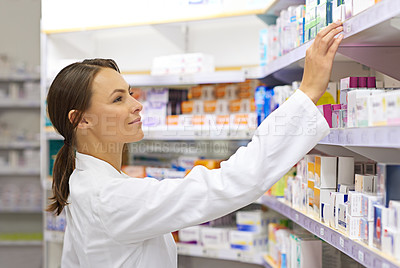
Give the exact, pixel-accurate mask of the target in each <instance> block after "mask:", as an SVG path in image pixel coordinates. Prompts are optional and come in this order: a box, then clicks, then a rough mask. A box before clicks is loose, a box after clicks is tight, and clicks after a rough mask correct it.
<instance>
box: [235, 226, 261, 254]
mask: <svg viewBox="0 0 400 268" xmlns="http://www.w3.org/2000/svg"><path fill="white" fill-rule="evenodd" d="M267 241H268V235H266V234H256V233H252V232H244V231H238V230H231V231H230V232H229V243H230V245H231V248H232V249H240V250H243V251H259V250H263V249H264V250H265V249H266V247H267Z"/></svg>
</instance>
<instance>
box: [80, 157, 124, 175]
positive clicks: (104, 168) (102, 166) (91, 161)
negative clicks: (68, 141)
mask: <svg viewBox="0 0 400 268" xmlns="http://www.w3.org/2000/svg"><path fill="white" fill-rule="evenodd" d="M75 168H76V169H79V170H96V171H97V172H101V173H102V174H103V175H109V176H113V177H125V176H124V174H123V173H120V172H118V170H116V169H115V168H114V167H113V166H112V165H111V164H110V163H108V162H106V161H104V160H101V159H99V158H96V157H94V156H91V155H88V154H82V153H79V152H76V160H75Z"/></svg>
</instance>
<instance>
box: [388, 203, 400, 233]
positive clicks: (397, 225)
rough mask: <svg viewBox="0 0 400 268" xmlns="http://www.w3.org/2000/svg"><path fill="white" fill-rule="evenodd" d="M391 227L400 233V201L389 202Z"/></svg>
mask: <svg viewBox="0 0 400 268" xmlns="http://www.w3.org/2000/svg"><path fill="white" fill-rule="evenodd" d="M389 226H390V227H391V228H394V229H396V230H399V231H400V201H395V200H390V201H389Z"/></svg>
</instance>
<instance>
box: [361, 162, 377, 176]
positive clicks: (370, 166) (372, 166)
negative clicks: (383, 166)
mask: <svg viewBox="0 0 400 268" xmlns="http://www.w3.org/2000/svg"><path fill="white" fill-rule="evenodd" d="M363 174H365V175H375V174H376V163H364V173H363Z"/></svg>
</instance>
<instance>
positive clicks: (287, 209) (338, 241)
mask: <svg viewBox="0 0 400 268" xmlns="http://www.w3.org/2000/svg"><path fill="white" fill-rule="evenodd" d="M263 204H264V205H266V206H268V207H270V208H272V209H273V210H275V211H277V212H278V213H280V214H282V215H283V216H285V217H287V218H289V219H291V220H292V221H293V222H295V223H297V224H298V225H300V226H301V227H303V228H304V229H306V230H307V231H309V232H310V233H312V234H314V235H316V236H318V237H319V238H321V239H322V240H324V241H325V242H327V243H328V244H330V245H332V246H334V247H335V248H337V249H338V250H340V251H342V252H343V253H345V254H347V255H349V256H350V257H351V258H353V259H354V260H356V261H357V262H359V263H360V264H362V265H364V266H366V267H387V268H395V267H400V262H399V261H397V260H395V259H394V258H393V257H392V256H388V255H386V254H385V253H383V252H382V251H379V250H377V249H375V248H372V247H369V246H368V245H366V244H364V243H361V242H359V241H356V240H352V239H350V238H348V237H347V235H345V234H343V233H341V232H339V231H337V230H335V229H333V228H331V227H329V226H328V225H326V224H324V223H321V222H320V221H319V220H316V219H315V218H313V217H310V216H308V215H306V214H304V213H303V212H302V211H299V210H297V209H294V208H292V207H291V205H289V204H287V203H286V202H284V201H283V200H282V199H278V198H276V197H272V196H263Z"/></svg>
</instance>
